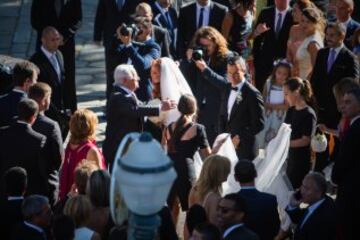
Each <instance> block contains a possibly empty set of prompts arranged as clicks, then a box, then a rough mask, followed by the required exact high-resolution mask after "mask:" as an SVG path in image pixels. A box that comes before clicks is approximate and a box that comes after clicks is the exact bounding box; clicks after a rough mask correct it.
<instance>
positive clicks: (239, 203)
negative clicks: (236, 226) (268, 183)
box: [223, 193, 247, 213]
mask: <svg viewBox="0 0 360 240" xmlns="http://www.w3.org/2000/svg"><path fill="white" fill-rule="evenodd" d="M223 199H226V200H231V201H233V202H234V210H236V211H239V212H243V213H246V212H247V204H246V201H245V199H244V198H243V197H242V196H240V195H239V194H238V193H230V194H227V195H225V197H224V198H223Z"/></svg>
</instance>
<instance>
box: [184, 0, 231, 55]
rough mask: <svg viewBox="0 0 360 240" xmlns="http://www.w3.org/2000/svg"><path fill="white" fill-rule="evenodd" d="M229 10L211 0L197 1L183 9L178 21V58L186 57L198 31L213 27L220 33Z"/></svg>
mask: <svg viewBox="0 0 360 240" xmlns="http://www.w3.org/2000/svg"><path fill="white" fill-rule="evenodd" d="M227 10H228V9H227V7H225V6H223V5H220V4H218V3H214V2H212V1H211V0H197V1H196V2H193V3H190V4H188V5H186V6H184V7H182V8H181V9H180V14H179V21H178V35H177V51H178V57H179V58H184V57H185V52H186V50H187V49H188V48H189V44H190V42H191V40H192V38H193V36H194V33H195V32H196V30H197V29H199V28H201V27H203V26H211V27H214V28H215V29H217V30H218V31H220V30H221V24H222V22H223V19H224V17H225V14H226V12H227Z"/></svg>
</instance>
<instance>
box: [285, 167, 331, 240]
mask: <svg viewBox="0 0 360 240" xmlns="http://www.w3.org/2000/svg"><path fill="white" fill-rule="evenodd" d="M326 187H327V184H326V180H325V178H324V177H323V176H322V175H321V174H319V173H316V172H313V173H309V174H308V175H306V176H305V178H304V180H303V183H302V186H301V190H300V194H298V192H295V193H294V194H293V195H292V197H291V199H290V204H289V205H288V207H287V209H286V212H287V213H288V215H289V216H290V218H291V221H292V222H293V223H294V224H297V226H296V228H295V231H294V240H305V239H329V240H330V239H335V221H336V218H335V204H334V200H333V199H332V198H330V197H328V196H327V195H326ZM298 195H300V196H298ZM300 203H306V204H309V206H308V207H307V208H300V207H299V205H300Z"/></svg>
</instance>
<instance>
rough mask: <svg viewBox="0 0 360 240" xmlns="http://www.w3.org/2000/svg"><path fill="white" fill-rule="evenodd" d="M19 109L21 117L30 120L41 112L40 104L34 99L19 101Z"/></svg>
mask: <svg viewBox="0 0 360 240" xmlns="http://www.w3.org/2000/svg"><path fill="white" fill-rule="evenodd" d="M17 110H18V115H19V119H20V120H24V121H26V122H29V121H30V119H31V118H32V117H33V116H36V115H37V114H38V113H39V105H38V104H37V102H35V101H34V100H32V99H23V100H21V101H20V102H19V103H18V106H17Z"/></svg>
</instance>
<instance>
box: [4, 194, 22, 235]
mask: <svg viewBox="0 0 360 240" xmlns="http://www.w3.org/2000/svg"><path fill="white" fill-rule="evenodd" d="M22 202H23V200H22V199H16V200H8V199H4V200H2V201H1V202H0V216H1V218H0V226H1V227H0V236H1V238H3V239H10V236H11V233H12V232H13V229H14V227H15V226H16V225H17V224H18V223H20V222H21V221H22V220H23V216H22V212H21V204H22Z"/></svg>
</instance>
